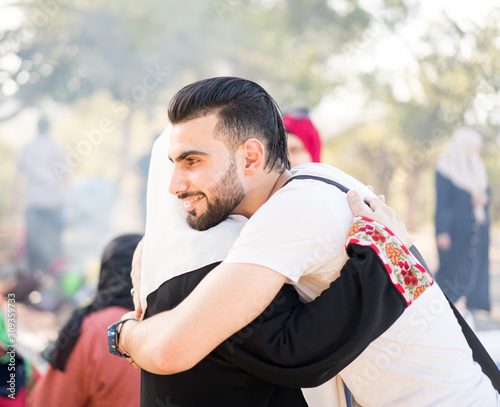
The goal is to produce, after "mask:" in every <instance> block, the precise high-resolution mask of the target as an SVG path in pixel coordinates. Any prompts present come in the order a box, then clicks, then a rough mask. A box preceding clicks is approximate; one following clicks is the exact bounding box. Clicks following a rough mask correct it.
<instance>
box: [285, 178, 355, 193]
mask: <svg viewBox="0 0 500 407" xmlns="http://www.w3.org/2000/svg"><path fill="white" fill-rule="evenodd" d="M296 179H315V180H316V181H322V182H325V183H327V184H330V185H333V186H334V187H337V188H338V189H340V190H341V191H342V192H345V193H346V194H347V192H348V191H349V188H347V187H345V186H344V185H342V184H339V183H338V182H335V181H332V180H331V179H328V178H323V177H317V176H316V175H296V176H295V177H292V178H289V179H288V180H287V181H286V182H285V183H284V184H283V187H284V186H285V185H287V184H288V183H290V182H292V181H293V180H296ZM283 187H282V188H283Z"/></svg>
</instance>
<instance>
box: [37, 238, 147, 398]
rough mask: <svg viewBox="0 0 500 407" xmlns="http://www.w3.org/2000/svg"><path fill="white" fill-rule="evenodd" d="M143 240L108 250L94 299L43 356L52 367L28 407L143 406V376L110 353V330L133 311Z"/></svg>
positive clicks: (129, 240) (117, 244)
mask: <svg viewBox="0 0 500 407" xmlns="http://www.w3.org/2000/svg"><path fill="white" fill-rule="evenodd" d="M141 238H142V236H141V235H137V234H129V235H123V236H119V237H117V238H115V239H114V240H112V241H111V242H110V243H109V244H108V245H107V246H106V248H105V249H104V252H103V255H102V260H101V270H100V276H99V286H98V291H97V295H96V297H95V299H94V301H93V302H92V303H91V304H90V305H88V306H87V307H84V308H79V309H77V310H75V311H74V313H73V315H72V316H71V318H70V320H69V321H68V322H67V323H66V325H65V326H64V327H63V328H62V330H61V332H60V333H59V337H58V338H57V341H56V342H55V343H54V344H52V345H50V346H49V347H48V348H47V349H46V350H45V351H44V353H43V355H44V357H45V358H46V359H47V360H48V361H49V363H50V365H49V368H48V370H47V372H46V374H45V375H44V376H43V377H42V378H41V379H40V380H39V381H37V384H36V385H35V388H34V389H33V391H32V392H31V395H30V398H29V400H28V406H33V407H38V406H40V407H41V406H51V407H58V406H75V407H76V406H89V407H90V406H92V407H95V406H103V407H104V406H114V405H117V406H118V405H119V406H122V407H127V406H130V407H132V406H138V405H139V393H140V372H139V371H138V370H137V369H134V368H133V367H132V366H129V364H128V362H127V360H126V359H124V358H117V357H116V356H113V355H112V354H110V353H109V351H108V346H107V327H108V326H109V325H110V324H112V323H113V322H115V321H117V320H119V319H120V318H121V317H122V315H123V314H124V313H125V312H127V311H131V310H133V309H134V306H133V302H132V298H131V296H130V289H131V288H132V282H131V279H130V270H131V265H132V257H133V254H134V250H135V248H136V247H137V244H138V243H139V241H140V240H141Z"/></svg>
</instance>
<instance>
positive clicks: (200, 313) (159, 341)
mask: <svg viewBox="0 0 500 407" xmlns="http://www.w3.org/2000/svg"><path fill="white" fill-rule="evenodd" d="M348 200H349V203H350V205H351V208H352V209H353V212H354V214H355V215H360V216H367V215H369V216H370V218H371V219H374V220H377V221H379V222H381V223H383V224H386V225H387V226H389V227H390V228H391V229H392V230H393V231H395V233H396V234H397V235H398V236H399V237H400V238H401V240H403V241H404V242H405V243H406V244H407V245H408V246H410V245H411V240H412V239H411V237H409V236H408V233H407V232H406V228H405V227H404V224H403V223H402V222H401V219H400V218H399V217H398V216H397V215H396V214H395V212H394V211H393V210H392V209H391V208H389V207H387V206H386V205H385V204H383V203H382V202H381V201H379V200H377V199H373V198H372V199H371V200H370V202H369V204H370V205H372V208H373V209H374V211H375V212H371V211H368V210H367V209H366V208H365V207H364V206H363V203H362V201H361V198H360V196H359V195H358V194H355V193H350V194H348ZM285 281H286V277H284V276H283V275H281V274H279V273H277V272H275V271H273V270H271V269H269V268H266V267H262V266H257V265H252V264H224V263H223V264H221V265H219V266H218V267H216V268H215V269H214V270H213V271H212V272H210V273H209V274H208V275H207V277H205V278H204V279H203V280H202V281H201V283H200V284H199V285H198V286H197V287H196V289H195V290H194V291H193V292H192V293H191V294H190V295H189V296H188V297H187V298H186V300H184V301H183V302H182V303H181V304H179V305H178V306H177V307H176V308H174V309H173V310H171V311H165V312H162V313H160V314H157V315H155V316H153V317H151V318H148V319H146V320H144V321H141V322H132V321H131V322H127V323H125V324H124V325H123V327H122V331H121V333H120V344H119V345H120V349H121V350H122V351H124V352H125V353H127V354H129V355H130V356H131V357H132V359H133V360H134V361H135V362H136V364H137V365H139V366H140V367H141V368H143V369H145V370H147V371H149V372H151V373H156V374H173V373H178V372H181V371H184V370H187V369H190V368H191V367H193V366H194V365H195V364H197V363H198V362H199V361H200V360H201V359H203V358H204V357H205V356H207V355H208V354H209V353H210V352H211V351H212V350H213V349H215V348H216V347H217V346H218V345H219V344H220V343H222V342H223V341H224V340H225V339H227V338H228V337H230V336H231V335H233V334H234V333H235V332H237V331H238V330H240V329H241V328H243V327H245V326H246V325H247V324H249V323H250V322H252V321H253V320H254V319H255V318H256V317H257V316H259V315H260V314H261V313H262V312H263V311H264V309H265V308H266V307H267V306H268V305H269V304H270V303H271V301H272V300H273V299H274V298H275V296H276V294H277V293H278V291H279V290H280V288H281V287H282V286H283V284H284V283H285ZM128 316H129V317H133V316H134V312H132V313H129V314H128Z"/></svg>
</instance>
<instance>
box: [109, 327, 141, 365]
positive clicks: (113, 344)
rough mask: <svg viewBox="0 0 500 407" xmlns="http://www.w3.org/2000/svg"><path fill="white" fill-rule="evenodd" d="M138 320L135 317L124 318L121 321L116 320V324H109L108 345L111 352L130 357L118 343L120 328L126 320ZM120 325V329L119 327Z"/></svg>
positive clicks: (122, 356)
mask: <svg viewBox="0 0 500 407" xmlns="http://www.w3.org/2000/svg"><path fill="white" fill-rule="evenodd" d="M130 320H132V321H137V319H135V318H127V319H122V320H121V321H118V322H115V323H114V324H112V325H110V326H108V347H109V352H110V353H112V354H113V355H116V356H120V357H121V358H129V357H130V355H127V354H126V353H122V352H120V350H119V349H118V343H119V341H120V330H121V326H122V324H123V323H125V322H126V321H130ZM118 327H120V329H118Z"/></svg>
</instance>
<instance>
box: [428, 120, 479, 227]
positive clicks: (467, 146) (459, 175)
mask: <svg viewBox="0 0 500 407" xmlns="http://www.w3.org/2000/svg"><path fill="white" fill-rule="evenodd" d="M481 146H482V137H481V136H480V135H479V133H477V132H476V131H475V130H473V129H470V128H467V127H462V128H460V129H458V130H457V131H455V133H453V136H452V138H451V140H450V141H449V142H448V144H447V146H446V151H445V152H444V154H443V155H442V156H441V158H440V159H439V160H438V163H437V170H438V172H439V173H440V174H441V175H442V176H443V177H445V178H447V179H449V180H450V181H451V182H452V183H453V184H454V185H455V186H456V187H457V188H460V189H463V190H465V191H467V192H469V193H470V194H471V195H472V197H473V198H478V200H480V201H481V202H486V201H487V192H486V191H487V188H488V175H487V173H486V167H485V165H484V162H483V160H482V159H481V155H480V154H481ZM474 215H475V217H476V220H477V221H478V222H479V223H484V221H485V219H486V211H485V204H477V205H475V206H474Z"/></svg>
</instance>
